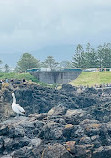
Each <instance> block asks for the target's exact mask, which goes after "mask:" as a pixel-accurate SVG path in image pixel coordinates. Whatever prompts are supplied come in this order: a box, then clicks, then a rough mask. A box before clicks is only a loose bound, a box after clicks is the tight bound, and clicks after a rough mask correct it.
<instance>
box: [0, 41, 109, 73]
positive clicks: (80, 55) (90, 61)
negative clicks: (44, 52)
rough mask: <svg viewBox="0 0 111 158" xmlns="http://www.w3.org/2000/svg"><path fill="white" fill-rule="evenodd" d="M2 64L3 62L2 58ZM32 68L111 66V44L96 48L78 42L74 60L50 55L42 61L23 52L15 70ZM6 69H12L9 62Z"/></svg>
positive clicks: (23, 70)
mask: <svg viewBox="0 0 111 158" xmlns="http://www.w3.org/2000/svg"><path fill="white" fill-rule="evenodd" d="M0 64H2V61H1V60H0ZM31 68H50V69H51V70H55V69H61V68H82V69H87V68H111V44H110V43H105V44H103V45H99V46H98V47H97V48H96V49H95V48H93V47H92V46H91V45H90V43H87V44H86V47H85V48H84V47H83V46H82V45H81V44H78V45H77V47H76V49H75V53H74V55H73V57H72V61H61V62H60V63H59V62H57V61H56V60H55V59H54V57H53V56H48V57H47V58H46V59H45V60H44V61H43V62H41V61H40V60H38V59H36V58H35V57H34V56H32V54H30V53H23V54H22V56H21V58H20V59H19V61H18V62H17V66H16V68H15V71H16V72H25V71H26V70H27V69H31ZM4 69H5V72H9V71H10V68H9V66H8V65H7V64H5V66H4Z"/></svg>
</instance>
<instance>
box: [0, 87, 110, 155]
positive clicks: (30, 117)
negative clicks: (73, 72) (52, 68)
mask: <svg viewBox="0 0 111 158" xmlns="http://www.w3.org/2000/svg"><path fill="white" fill-rule="evenodd" d="M12 90H14V92H15V95H16V99H17V103H19V104H20V105H21V106H23V107H24V109H25V110H26V116H20V117H18V118H17V117H14V114H13V111H12V110H11V103H12V96H11V93H12ZM110 92H111V88H109V89H107V90H105V89H103V90H102V89H98V90H96V89H94V88H87V89H83V90H81V91H78V89H77V88H76V87H73V86H71V85H63V86H62V89H61V90H54V89H51V88H44V87H41V86H39V85H36V84H14V85H13V89H11V88H10V87H5V88H4V89H3V90H2V91H1V92H0V95H1V96H0V98H1V100H0V107H1V109H0V114H1V116H0V118H1V123H0V157H1V158H6V157H9V158H12V157H13V158H19V157H20V158H22V157H23V158H36V157H37V158H52V157H53V158H103V157H104V158H110V157H111V108H110V107H111V98H110V95H109V93H110Z"/></svg>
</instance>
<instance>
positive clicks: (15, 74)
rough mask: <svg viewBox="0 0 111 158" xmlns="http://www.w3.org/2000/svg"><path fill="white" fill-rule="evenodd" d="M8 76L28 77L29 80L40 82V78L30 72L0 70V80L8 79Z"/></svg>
mask: <svg viewBox="0 0 111 158" xmlns="http://www.w3.org/2000/svg"><path fill="white" fill-rule="evenodd" d="M6 78H8V79H18V80H22V79H26V80H27V81H29V80H32V82H36V83H38V80H37V79H36V78H35V77H34V76H33V75H31V74H30V73H15V72H11V73H4V72H0V80H3V79H6Z"/></svg>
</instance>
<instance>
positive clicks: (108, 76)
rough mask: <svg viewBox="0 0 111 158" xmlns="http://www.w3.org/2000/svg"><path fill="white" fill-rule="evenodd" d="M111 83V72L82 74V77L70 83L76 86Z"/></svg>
mask: <svg viewBox="0 0 111 158" xmlns="http://www.w3.org/2000/svg"><path fill="white" fill-rule="evenodd" d="M104 83H111V72H82V73H81V74H80V76H79V77H78V78H77V79H76V80H74V81H72V82H70V84H72V85H74V86H78V85H89V86H93V85H95V84H104Z"/></svg>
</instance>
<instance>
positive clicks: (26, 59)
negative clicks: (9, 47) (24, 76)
mask: <svg viewBox="0 0 111 158" xmlns="http://www.w3.org/2000/svg"><path fill="white" fill-rule="evenodd" d="M39 66H40V61H39V60H37V59H35V58H34V57H33V56H32V55H31V54H29V53H24V54H23V55H22V57H21V59H20V60H19V61H18V63H17V70H19V71H22V72H24V71H26V70H27V69H31V68H38V67H39Z"/></svg>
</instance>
